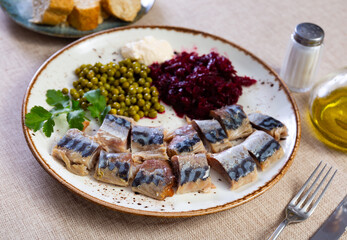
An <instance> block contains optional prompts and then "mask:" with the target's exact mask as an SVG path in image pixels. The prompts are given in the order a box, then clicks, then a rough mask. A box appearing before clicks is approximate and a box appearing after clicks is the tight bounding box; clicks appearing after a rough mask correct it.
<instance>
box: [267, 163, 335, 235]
mask: <svg viewBox="0 0 347 240" xmlns="http://www.w3.org/2000/svg"><path fill="white" fill-rule="evenodd" d="M321 164H322V162H320V163H319V164H318V166H317V167H316V169H315V170H314V171H313V173H312V174H311V176H310V177H309V178H308V179H307V181H306V182H305V184H304V185H303V186H302V187H301V189H300V191H299V192H298V193H297V194H296V195H295V197H294V198H293V199H292V200H291V201H290V203H289V204H288V205H287V207H286V218H285V219H284V220H283V221H282V222H281V223H280V225H279V226H278V227H277V228H276V230H275V231H274V232H273V233H272V235H271V236H270V237H269V238H268V240H274V239H277V237H278V236H279V235H280V233H281V232H282V230H283V229H284V228H285V227H286V226H287V225H288V224H290V223H297V222H302V221H304V220H306V219H307V218H308V217H309V216H311V215H312V213H313V211H314V210H315V209H316V207H317V205H318V203H319V201H320V200H321V199H322V197H323V195H324V193H325V191H326V190H327V189H328V187H329V184H330V182H331V180H333V178H334V176H335V174H336V172H337V170H335V172H334V174H333V175H332V176H331V178H330V180H329V182H328V183H327V184H326V185H325V187H324V189H323V191H322V193H321V194H320V195H319V197H318V198H317V200H316V201H315V203H314V204H313V205H312V207H311V208H310V210H308V208H309V207H310V205H311V203H312V201H313V199H314V197H315V196H316V195H317V193H318V190H319V189H320V188H321V187H322V185H323V182H324V181H325V179H326V178H327V176H328V175H329V173H330V171H331V169H332V167H330V169H329V171H328V172H327V173H326V174H325V176H324V178H323V179H322V181H321V182H320V183H319V185H318V186H317V188H316V189H315V191H314V192H313V194H312V195H311V196H310V198H309V199H308V200H307V201H306V202H305V200H306V199H307V197H308V195H309V194H310V192H311V191H312V189H313V187H314V185H315V184H316V183H317V181H318V179H319V178H320V176H321V175H322V173H323V171H324V169H325V167H326V166H327V165H326V164H325V166H324V167H323V169H322V170H321V171H320V173H319V174H318V176H317V178H316V180H315V181H314V182H313V183H312V185H311V186H310V187H309V189H308V190H307V192H306V193H305V194H304V195H303V196H302V197H301V195H302V193H303V192H304V190H305V188H306V187H307V185H308V184H309V182H310V180H311V179H312V177H313V176H314V175H315V173H316V172H317V171H318V169H319V167H320V166H321ZM300 197H301V199H300V201H299V202H298V203H297V201H298V200H299V198H300ZM304 202H305V205H304V206H302V205H303V203H304Z"/></svg>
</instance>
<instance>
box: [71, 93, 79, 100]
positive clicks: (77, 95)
mask: <svg viewBox="0 0 347 240" xmlns="http://www.w3.org/2000/svg"><path fill="white" fill-rule="evenodd" d="M72 97H73V98H74V99H75V100H76V99H78V98H79V97H80V95H79V94H78V92H75V93H73V94H72Z"/></svg>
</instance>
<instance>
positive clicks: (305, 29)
mask: <svg viewBox="0 0 347 240" xmlns="http://www.w3.org/2000/svg"><path fill="white" fill-rule="evenodd" d="M294 39H295V41H297V42H298V43H300V44H301V45H304V46H307V47H313V46H319V45H321V44H322V43H323V39H324V31H323V29H322V28H321V27H320V26H318V25H316V24H313V23H300V24H299V25H297V26H296V28H295V31H294Z"/></svg>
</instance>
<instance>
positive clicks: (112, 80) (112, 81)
mask: <svg viewBox="0 0 347 240" xmlns="http://www.w3.org/2000/svg"><path fill="white" fill-rule="evenodd" d="M115 80H116V79H115V78H114V77H109V78H108V82H109V83H110V84H113V83H114V81H115Z"/></svg>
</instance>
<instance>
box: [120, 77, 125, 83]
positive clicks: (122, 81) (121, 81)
mask: <svg viewBox="0 0 347 240" xmlns="http://www.w3.org/2000/svg"><path fill="white" fill-rule="evenodd" d="M126 81H127V79H126V78H125V77H121V78H120V79H119V83H120V84H123V83H125V82H126Z"/></svg>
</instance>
